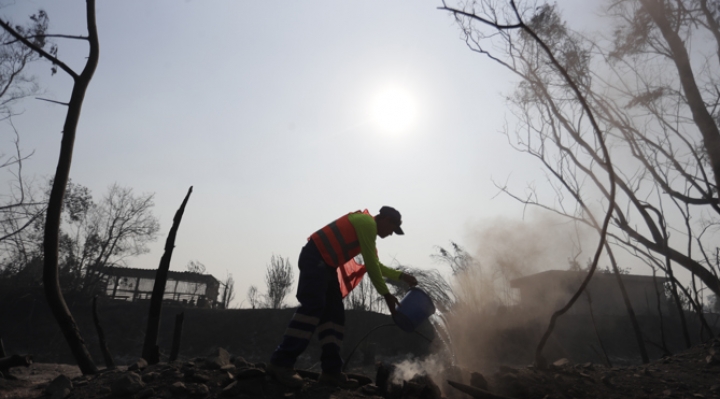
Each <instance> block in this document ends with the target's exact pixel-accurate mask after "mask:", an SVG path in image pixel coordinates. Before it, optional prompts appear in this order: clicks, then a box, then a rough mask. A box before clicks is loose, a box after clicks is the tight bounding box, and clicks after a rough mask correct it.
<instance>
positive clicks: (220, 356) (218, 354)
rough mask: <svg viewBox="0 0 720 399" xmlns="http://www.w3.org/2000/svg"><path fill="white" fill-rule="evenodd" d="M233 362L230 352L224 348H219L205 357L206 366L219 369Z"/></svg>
mask: <svg viewBox="0 0 720 399" xmlns="http://www.w3.org/2000/svg"><path fill="white" fill-rule="evenodd" d="M229 364H231V363H230V353H229V352H228V351H226V350H225V349H223V348H217V349H215V350H213V351H212V353H210V354H209V355H208V356H207V358H205V368H208V369H210V370H219V369H222V368H223V367H225V366H227V365H229Z"/></svg>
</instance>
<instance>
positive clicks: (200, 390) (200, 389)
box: [193, 384, 210, 396]
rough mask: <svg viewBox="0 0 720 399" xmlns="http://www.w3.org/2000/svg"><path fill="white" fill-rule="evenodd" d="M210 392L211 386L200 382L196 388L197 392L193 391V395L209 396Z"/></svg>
mask: <svg viewBox="0 0 720 399" xmlns="http://www.w3.org/2000/svg"><path fill="white" fill-rule="evenodd" d="M209 393H210V388H208V386H207V385H205V384H198V386H197V387H196V388H195V392H193V395H197V396H207V395H208V394H209Z"/></svg>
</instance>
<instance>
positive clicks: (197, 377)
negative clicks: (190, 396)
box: [185, 370, 210, 383]
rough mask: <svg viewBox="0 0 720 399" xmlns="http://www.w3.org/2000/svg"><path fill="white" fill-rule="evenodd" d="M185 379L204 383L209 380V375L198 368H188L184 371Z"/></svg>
mask: <svg viewBox="0 0 720 399" xmlns="http://www.w3.org/2000/svg"><path fill="white" fill-rule="evenodd" d="M185 381H187V382H199V383H205V382H208V381H210V375H209V374H208V373H204V372H202V371H198V370H188V371H186V372H185Z"/></svg>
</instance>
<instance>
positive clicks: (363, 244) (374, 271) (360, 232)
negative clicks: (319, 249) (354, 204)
mask: <svg viewBox="0 0 720 399" xmlns="http://www.w3.org/2000/svg"><path fill="white" fill-rule="evenodd" d="M349 219H350V223H352V225H353V227H355V233H357V236H358V241H359V242H360V253H361V254H362V257H363V260H364V261H365V269H366V270H367V274H368V276H369V277H370V281H371V282H372V283H373V286H374V287H375V289H376V290H377V292H378V293H379V294H380V295H386V294H388V293H389V292H390V290H388V288H387V285H386V284H385V280H383V276H385V277H387V278H391V279H393V280H399V279H400V275H401V274H402V273H401V272H400V271H399V270H395V269H391V268H389V267H387V266H385V265H383V264H382V263H380V260H379V259H378V256H377V248H376V247H375V239H376V237H377V225H376V224H375V220H374V219H373V217H372V216H370V215H367V214H363V213H356V214H352V215H350V216H349Z"/></svg>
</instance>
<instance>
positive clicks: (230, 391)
mask: <svg viewBox="0 0 720 399" xmlns="http://www.w3.org/2000/svg"><path fill="white" fill-rule="evenodd" d="M236 386H237V381H233V382H232V383H231V384H230V385H228V386H226V387H225V388H223V390H222V393H221V395H222V396H235V387H236Z"/></svg>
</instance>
